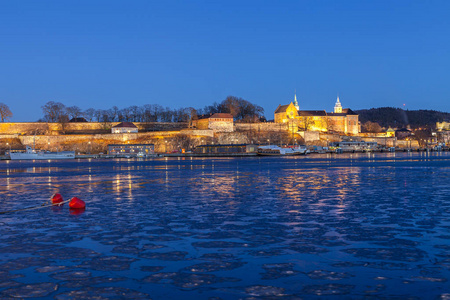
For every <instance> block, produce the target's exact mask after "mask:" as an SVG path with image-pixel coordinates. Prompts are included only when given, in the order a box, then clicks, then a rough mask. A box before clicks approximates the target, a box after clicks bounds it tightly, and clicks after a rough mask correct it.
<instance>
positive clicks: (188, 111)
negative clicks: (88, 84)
mask: <svg viewBox="0 0 450 300" xmlns="http://www.w3.org/2000/svg"><path fill="white" fill-rule="evenodd" d="M42 112H43V114H44V117H43V118H42V119H41V120H40V121H44V122H55V123H63V122H68V121H69V120H71V119H76V118H84V119H86V121H88V122H188V121H189V120H190V119H191V118H192V116H193V114H194V113H195V109H193V108H191V107H188V108H180V109H170V108H167V107H166V108H164V107H162V106H161V105H158V104H146V105H144V106H136V105H133V106H130V107H126V108H123V109H119V108H118V107H117V106H113V107H112V108H110V109H94V108H89V109H87V110H84V111H83V110H82V109H81V108H79V107H78V106H68V107H66V106H65V105H64V104H62V103H61V102H53V101H49V102H47V103H46V104H45V105H44V106H42Z"/></svg>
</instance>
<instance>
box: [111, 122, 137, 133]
mask: <svg viewBox="0 0 450 300" xmlns="http://www.w3.org/2000/svg"><path fill="white" fill-rule="evenodd" d="M132 132H138V128H137V126H136V125H134V124H133V123H131V122H122V123H119V124H117V125H116V126H113V127H112V128H111V133H132Z"/></svg>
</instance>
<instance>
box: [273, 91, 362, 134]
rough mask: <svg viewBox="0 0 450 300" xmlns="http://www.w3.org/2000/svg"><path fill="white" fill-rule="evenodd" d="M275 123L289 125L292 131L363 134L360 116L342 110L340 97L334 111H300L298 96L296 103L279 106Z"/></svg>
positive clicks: (295, 98)
mask: <svg viewBox="0 0 450 300" xmlns="http://www.w3.org/2000/svg"><path fill="white" fill-rule="evenodd" d="M275 123H289V128H291V130H294V131H297V130H300V131H321V132H331V133H332V132H336V133H344V134H358V133H360V132H361V125H360V123H359V116H358V114H357V113H355V112H354V111H352V110H351V109H349V108H345V109H343V108H342V105H341V102H340V101H339V97H338V98H337V101H336V104H335V106H334V111H333V112H329V113H327V112H326V111H325V110H300V109H299V105H298V102H297V95H295V97H294V103H292V102H291V103H290V104H287V105H279V106H278V108H277V109H276V110H275Z"/></svg>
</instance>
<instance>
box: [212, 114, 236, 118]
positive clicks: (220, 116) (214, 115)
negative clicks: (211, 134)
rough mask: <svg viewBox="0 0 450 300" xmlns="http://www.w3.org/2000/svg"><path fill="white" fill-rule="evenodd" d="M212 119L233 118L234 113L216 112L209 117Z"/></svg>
mask: <svg viewBox="0 0 450 300" xmlns="http://www.w3.org/2000/svg"><path fill="white" fill-rule="evenodd" d="M209 118H210V119H216V118H222V119H224V118H225V119H226V118H229V119H233V115H232V114H227V113H215V114H213V115H212V116H210V117H209Z"/></svg>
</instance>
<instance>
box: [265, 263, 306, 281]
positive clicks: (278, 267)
mask: <svg viewBox="0 0 450 300" xmlns="http://www.w3.org/2000/svg"><path fill="white" fill-rule="evenodd" d="M262 268H263V269H264V270H265V273H262V274H261V275H262V277H261V278H262V279H266V280H270V279H272V280H273V279H278V278H281V277H290V276H294V275H297V274H298V273H300V272H299V271H296V270H294V264H293V263H279V264H264V265H262Z"/></svg>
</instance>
